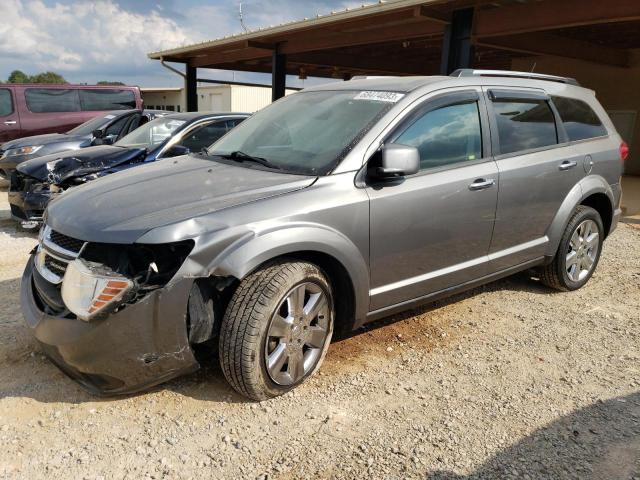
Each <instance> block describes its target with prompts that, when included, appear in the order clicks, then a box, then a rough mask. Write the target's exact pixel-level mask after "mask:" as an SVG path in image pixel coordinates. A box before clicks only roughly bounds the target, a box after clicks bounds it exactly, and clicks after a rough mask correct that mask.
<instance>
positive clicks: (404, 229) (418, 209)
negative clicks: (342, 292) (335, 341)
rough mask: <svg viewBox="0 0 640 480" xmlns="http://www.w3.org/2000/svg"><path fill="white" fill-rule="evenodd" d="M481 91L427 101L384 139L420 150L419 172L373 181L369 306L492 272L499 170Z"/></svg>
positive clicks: (382, 305) (398, 300)
mask: <svg viewBox="0 0 640 480" xmlns="http://www.w3.org/2000/svg"><path fill="white" fill-rule="evenodd" d="M479 93H480V94H481V90H479V89H478V90H476V89H465V90H461V91H455V92H452V93H445V94H442V95H438V96H437V97H436V98H432V99H428V100H426V101H425V102H424V103H423V104H421V105H419V106H417V107H416V109H415V111H414V112H413V113H411V114H410V116H409V117H408V118H407V119H406V120H405V121H404V122H402V124H401V125H400V126H399V127H398V128H397V129H396V130H395V131H394V132H393V133H392V134H391V135H390V136H389V137H388V138H387V139H386V140H385V143H398V144H404V145H411V146H415V147H416V148H418V150H419V152H420V159H421V171H420V172H419V173H417V174H416V175H411V176H408V177H406V178H404V179H401V181H396V182H375V181H372V182H373V183H370V184H368V185H367V193H368V195H369V197H370V218H371V221H370V248H371V250H370V255H371V258H370V270H371V287H372V289H371V293H370V294H371V304H370V310H371V311H376V310H380V309H383V308H385V307H387V306H391V305H395V304H399V303H402V302H405V301H409V300H412V299H415V298H419V297H422V296H425V295H428V294H431V293H434V292H437V291H440V290H443V289H446V288H449V287H451V286H455V285H459V284H462V283H465V282H467V281H469V280H473V279H475V278H478V277H482V276H483V275H485V274H486V272H487V269H488V256H487V253H488V250H489V245H490V241H491V233H492V230H493V223H494V219H495V210H496V202H497V192H498V171H497V167H496V165H495V163H494V161H493V159H492V158H491V154H490V150H489V143H490V142H489V135H488V130H489V128H488V121H487V116H486V111H485V107H484V104H483V102H482V101H481V95H480V94H479ZM374 158H375V157H374ZM374 158H372V159H371V160H370V162H371V161H375V160H374Z"/></svg>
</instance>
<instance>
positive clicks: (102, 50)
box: [0, 0, 195, 73]
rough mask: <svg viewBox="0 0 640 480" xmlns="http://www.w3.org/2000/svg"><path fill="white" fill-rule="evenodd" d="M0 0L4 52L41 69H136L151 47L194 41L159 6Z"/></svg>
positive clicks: (0, 46)
mask: <svg viewBox="0 0 640 480" xmlns="http://www.w3.org/2000/svg"><path fill="white" fill-rule="evenodd" d="M0 3H1V4H2V8H1V9H2V12H3V15H2V16H3V18H2V22H0V57H11V58H22V60H23V61H24V60H27V61H30V63H33V64H35V65H36V66H37V67H38V69H40V70H55V71H59V72H61V73H64V72H74V71H80V70H82V69H84V68H86V67H89V68H95V69H96V70H101V71H105V69H104V67H105V66H110V67H112V68H113V69H114V70H116V71H122V70H123V69H124V68H125V67H126V66H129V67H131V68H134V69H135V68H136V67H140V66H142V65H144V64H148V62H149V60H148V59H147V56H146V54H147V53H148V52H150V51H153V50H160V49H163V48H166V47H167V45H175V46H179V45H185V44H188V43H191V42H193V41H195V36H193V35H190V34H189V33H188V32H186V31H185V30H184V29H183V28H182V27H180V26H179V25H178V24H177V23H176V22H175V21H173V20H171V19H169V18H166V17H163V16H161V15H160V13H159V12H158V11H151V12H149V13H148V14H146V15H142V14H139V13H132V12H128V11H125V10H123V9H122V8H120V7H119V6H118V5H117V4H116V3H114V2H113V1H111V0H102V1H98V2H86V3H85V2H79V3H76V4H73V5H70V4H66V5H62V4H55V5H52V6H49V5H46V4H45V3H43V2H42V1H40V0H33V1H30V0H0ZM107 71H108V70H107Z"/></svg>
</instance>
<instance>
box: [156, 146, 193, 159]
mask: <svg viewBox="0 0 640 480" xmlns="http://www.w3.org/2000/svg"><path fill="white" fill-rule="evenodd" d="M190 152H191V150H189V149H188V148H187V147H185V146H183V145H174V146H173V147H171V148H170V149H169V150H167V151H166V152H164V155H163V157H179V156H180V155H187V154H188V153H190Z"/></svg>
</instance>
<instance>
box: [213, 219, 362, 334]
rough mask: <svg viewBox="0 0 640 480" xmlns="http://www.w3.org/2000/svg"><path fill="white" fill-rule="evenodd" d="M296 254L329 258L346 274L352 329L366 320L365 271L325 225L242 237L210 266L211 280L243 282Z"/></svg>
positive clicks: (352, 248)
mask: <svg viewBox="0 0 640 480" xmlns="http://www.w3.org/2000/svg"><path fill="white" fill-rule="evenodd" d="M298 252H315V253H321V254H325V255H329V256H331V257H333V258H334V259H335V260H337V261H338V262H340V263H341V264H342V266H343V267H344V268H345V270H346V271H347V273H348V275H349V277H350V280H351V284H352V285H353V290H354V294H355V295H354V297H355V298H354V302H355V319H354V325H353V326H354V328H357V327H359V326H360V325H362V323H363V322H364V319H365V318H366V315H367V311H368V307H369V269H368V267H367V262H366V260H365V259H364V258H363V256H362V253H361V252H360V250H359V249H358V248H357V247H356V245H355V244H354V243H353V242H352V241H351V240H350V239H348V238H347V237H346V236H344V235H343V234H341V233H340V232H338V231H337V230H334V229H331V228H330V227H327V226H326V225H320V224H314V223H295V224H287V225H282V226H280V227H278V226H276V227H274V228H272V229H270V230H266V231H261V232H255V233H254V235H251V236H249V235H246V236H243V237H241V238H240V239H238V241H236V242H235V243H233V244H231V245H229V246H228V247H227V248H225V249H224V250H223V251H222V252H220V253H219V254H218V255H217V256H216V258H214V259H213V261H212V262H211V263H210V265H209V267H208V271H209V274H210V275H213V276H233V277H235V278H238V279H243V278H245V277H246V276H247V275H249V274H250V273H251V272H252V271H254V270H255V269H256V268H258V267H259V266H260V265H262V264H263V263H265V262H267V261H269V260H271V259H273V258H277V257H281V256H286V255H287V254H295V253H298Z"/></svg>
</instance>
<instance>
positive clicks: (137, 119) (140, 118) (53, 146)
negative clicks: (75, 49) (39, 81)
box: [0, 109, 169, 179]
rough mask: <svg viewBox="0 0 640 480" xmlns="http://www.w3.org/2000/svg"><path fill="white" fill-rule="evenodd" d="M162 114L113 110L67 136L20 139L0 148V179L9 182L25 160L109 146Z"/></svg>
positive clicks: (160, 112)
mask: <svg viewBox="0 0 640 480" xmlns="http://www.w3.org/2000/svg"><path fill="white" fill-rule="evenodd" d="M168 113H169V112H163V111H161V110H137V109H136V110H114V111H111V112H107V113H105V114H103V115H99V116H97V117H94V118H92V119H90V120H87V121H86V122H84V123H82V124H80V125H78V126H77V127H75V128H72V129H71V130H69V131H68V132H66V133H48V134H43V135H33V136H28V137H22V138H19V139H16V140H11V141H9V142H6V143H3V144H1V145H0V178H5V179H9V178H10V176H11V172H13V170H15V168H16V166H17V165H18V164H20V163H22V162H25V161H27V160H31V159H34V158H37V157H42V156H45V155H50V154H54V153H58V152H64V151H66V150H77V149H80V148H86V147H90V146H92V145H110V144H112V143H114V142H116V141H117V140H119V139H120V138H122V137H124V136H125V135H127V134H128V133H130V132H132V131H133V130H135V129H136V128H138V127H139V126H141V125H144V124H145V123H147V122H148V121H150V120H153V119H154V118H156V117H157V116H161V115H166V114H168Z"/></svg>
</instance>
